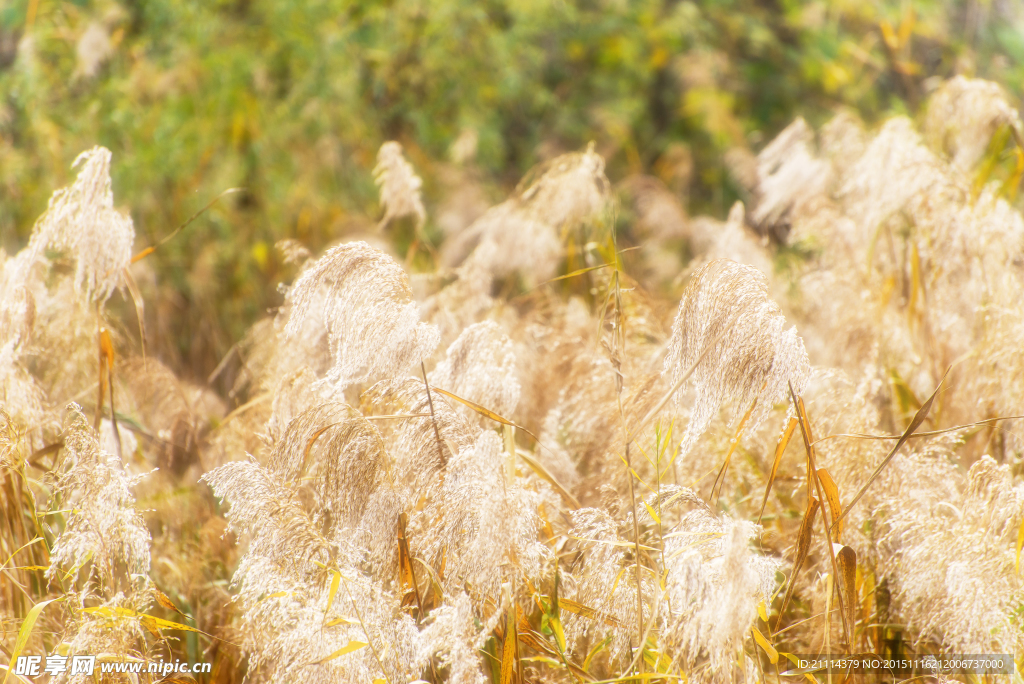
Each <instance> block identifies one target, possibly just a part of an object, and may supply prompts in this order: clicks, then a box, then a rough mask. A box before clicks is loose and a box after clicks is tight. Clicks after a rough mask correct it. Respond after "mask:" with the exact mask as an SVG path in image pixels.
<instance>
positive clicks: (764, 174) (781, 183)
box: [750, 118, 831, 240]
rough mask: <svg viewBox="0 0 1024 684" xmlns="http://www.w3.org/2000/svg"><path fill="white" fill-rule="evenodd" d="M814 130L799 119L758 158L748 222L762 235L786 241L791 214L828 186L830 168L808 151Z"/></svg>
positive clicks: (779, 135)
mask: <svg viewBox="0 0 1024 684" xmlns="http://www.w3.org/2000/svg"><path fill="white" fill-rule="evenodd" d="M813 141H814V131H812V130H811V127H810V126H808V125H807V122H806V121H804V120H803V119H802V118H797V120H796V121H794V122H793V123H791V124H790V125H789V126H787V127H786V129H785V130H783V131H782V132H781V133H779V134H778V135H777V136H776V137H775V139H774V140H773V141H772V142H771V143H769V144H768V145H767V146H766V147H765V148H764V149H763V150H762V151H761V153H760V154H758V155H757V176H758V180H757V185H756V187H755V190H756V193H757V202H756V204H755V207H754V210H753V211H752V212H751V216H750V218H751V220H752V222H753V224H754V225H755V226H757V227H758V229H759V230H760V231H761V233H762V234H769V233H770V234H772V235H774V236H776V237H778V238H781V239H783V240H784V239H785V236H786V234H787V233H788V232H789V224H790V222H791V220H792V213H793V212H798V211H800V205H801V204H803V203H804V202H806V201H808V200H809V199H810V198H813V197H815V196H817V195H819V194H820V193H821V192H823V191H824V190H825V188H826V187H828V184H829V171H830V170H831V169H830V166H829V164H828V163H827V162H824V161H822V160H820V159H818V158H817V157H816V156H815V155H814V154H813V152H812V151H811V144H812V143H813Z"/></svg>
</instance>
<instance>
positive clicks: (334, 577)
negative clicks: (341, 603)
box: [324, 570, 341, 616]
mask: <svg viewBox="0 0 1024 684" xmlns="http://www.w3.org/2000/svg"><path fill="white" fill-rule="evenodd" d="M339 586H341V573H340V572H338V571H337V570H332V571H331V589H330V591H328V592H327V609H326V610H324V615H325V616H326V615H327V614H328V613H330V612H331V604H332V603H334V595H335V594H337V593H338V587H339Z"/></svg>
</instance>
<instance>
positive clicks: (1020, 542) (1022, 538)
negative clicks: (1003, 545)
mask: <svg viewBox="0 0 1024 684" xmlns="http://www.w3.org/2000/svg"><path fill="white" fill-rule="evenodd" d="M1021 548H1024V518H1021V521H1020V528H1018V529H1017V566H1016V569H1015V570H1014V572H1020V550H1021Z"/></svg>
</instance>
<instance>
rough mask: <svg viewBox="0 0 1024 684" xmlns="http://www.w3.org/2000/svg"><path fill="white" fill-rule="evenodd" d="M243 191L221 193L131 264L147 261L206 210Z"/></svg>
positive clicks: (234, 190)
mask: <svg viewBox="0 0 1024 684" xmlns="http://www.w3.org/2000/svg"><path fill="white" fill-rule="evenodd" d="M243 190H245V188H228V189H227V190H225V191H224V192H222V193H220V194H219V195H217V196H216V197H214V198H213V199H212V200H210V201H209V202H207V203H206V204H205V205H204V206H203V208H202V209H200V210H199V211H197V212H196V213H194V214H192V216H190V217H189V219H188V220H187V221H185V222H184V223H182V224H181V225H180V226H178V227H177V228H175V229H174V230H172V231H171V232H170V233H169V234H168V235H167V236H165V237H164V238H163V239H161V240H160V241H159V242H158V243H156V244H155V245H150V246H149V247H146V248H145V249H144V250H142V251H141V252H139V253H138V254H136V255H135V256H133V257H132V261H131V263H133V264H134V263H135V262H136V261H140V260H142V259H145V258H146V257H148V256H149V255H150V254H152V253H153V252H155V251H156V248H157V247H162V246H164V245H165V244H167V243H168V242H170V241H171V240H172V239H173V238H174V236H175V235H177V234H178V233H180V232H181V231H183V230H185V228H187V227H188V226H189V224H190V223H192V222H193V221H195V220H196V219H197V218H199V217H200V216H202V215H203V213H204V212H206V210H207V209H209V208H210V207H212V206H213V205H214V204H216V203H217V202H219V201H220V200H221V199H222V198H223V197H227V196H228V195H230V194H233V193H236V192H242V191H243Z"/></svg>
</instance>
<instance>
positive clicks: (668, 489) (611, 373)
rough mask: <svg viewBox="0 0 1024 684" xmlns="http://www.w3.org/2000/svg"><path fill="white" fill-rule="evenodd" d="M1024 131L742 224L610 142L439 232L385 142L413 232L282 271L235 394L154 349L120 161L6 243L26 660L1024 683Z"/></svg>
mask: <svg viewBox="0 0 1024 684" xmlns="http://www.w3.org/2000/svg"><path fill="white" fill-rule="evenodd" d="M1022 140H1024V136H1022V130H1021V122H1020V119H1019V116H1018V115H1017V112H1016V110H1015V109H1014V108H1013V106H1012V105H1011V104H1010V101H1009V99H1008V97H1007V96H1006V94H1005V93H1004V92H1003V91H1002V90H1001V89H1000V88H999V87H998V86H996V85H994V84H992V83H988V82H982V81H976V80H970V79H965V78H956V79H954V80H952V81H949V82H947V83H946V84H944V85H942V86H941V87H939V88H938V90H937V91H936V92H935V93H934V94H933V95H932V98H931V100H930V102H929V104H928V105H927V107H926V110H925V114H924V115H923V116H922V118H921V120H920V121H912V120H911V119H909V118H905V117H897V118H893V119H890V120H888V121H886V122H883V123H881V124H880V125H879V126H877V127H874V128H870V127H868V126H866V125H865V124H863V123H862V122H860V121H859V120H857V119H856V118H855V117H854V116H852V115H851V114H848V113H844V114H840V115H838V116H836V117H835V118H834V119H832V120H831V121H830V122H828V123H826V124H825V125H824V126H822V127H821V128H820V129H819V130H817V131H816V130H814V129H813V128H812V127H811V126H810V125H809V124H808V123H807V122H805V121H804V120H802V119H798V120H797V121H796V122H794V123H793V124H791V125H790V126H789V127H788V128H786V129H785V130H784V131H782V132H781V133H780V135H779V136H778V137H777V138H776V139H775V140H773V141H771V142H769V143H768V144H766V145H765V146H764V148H763V149H762V150H761V152H760V153H759V154H758V155H753V154H752V153H750V152H749V151H744V150H739V151H737V152H736V153H735V154H733V155H731V156H730V160H729V164H730V167H731V168H732V169H733V171H734V173H735V175H736V182H737V183H738V184H740V185H742V186H743V188H744V190H743V191H744V193H745V194H744V199H745V202H742V203H737V204H736V205H734V206H733V207H732V209H731V210H730V211H729V212H728V218H727V219H726V220H725V221H718V220H715V219H712V218H708V217H698V218H691V217H688V216H687V215H686V212H685V210H684V208H683V207H682V205H681V204H680V203H679V200H678V198H676V197H674V196H673V195H672V194H671V191H670V190H668V189H667V188H666V187H665V186H664V185H663V184H661V183H660V182H659V181H656V180H655V179H652V178H647V177H642V176H641V177H632V178H629V179H627V180H626V181H624V182H622V183H620V184H618V185H614V184H613V183H612V182H611V181H610V180H609V178H608V177H607V176H606V173H605V165H604V160H603V159H602V157H601V156H600V155H599V154H598V153H597V152H596V151H595V148H594V146H590V147H588V148H587V149H585V150H583V151H581V152H573V153H568V154H564V155H561V156H557V157H555V158H553V159H551V160H550V161H548V162H546V163H545V164H543V165H542V166H540V167H538V168H537V169H535V170H534V171H532V172H531V173H530V174H528V175H527V176H526V177H525V178H524V179H523V180H522V181H521V182H520V183H519V185H518V186H517V187H516V189H515V191H514V192H513V193H512V195H511V196H510V197H509V198H507V199H505V200H504V201H501V202H499V203H498V204H496V205H495V206H493V207H491V208H490V209H487V210H485V211H481V212H480V213H479V215H478V216H477V217H476V218H475V219H474V220H470V221H465V222H463V224H462V225H461V226H459V225H455V224H452V225H450V226H448V227H447V228H446V230H445V232H444V234H443V240H442V239H441V237H439V233H438V232H437V231H436V230H435V226H434V225H433V224H432V221H431V216H430V213H429V212H428V209H431V210H432V209H433V207H432V206H431V205H430V204H429V203H428V202H426V201H425V200H424V197H423V196H422V194H421V189H422V186H423V181H422V180H421V178H420V176H419V175H417V170H416V168H415V167H414V166H413V164H412V163H410V161H409V160H408V159H406V158H405V156H404V154H403V149H402V147H401V146H400V145H398V143H394V142H389V143H387V144H385V145H384V146H383V147H382V148H381V150H380V154H379V157H378V166H377V169H376V171H375V177H376V180H377V184H378V185H379V187H380V204H381V208H380V209H381V211H380V214H381V218H379V220H374V221H369V220H368V221H367V225H371V226H372V225H374V224H376V232H372V233H368V234H365V235H346V236H345V237H343V238H342V239H339V240H338V242H337V243H336V244H334V245H333V246H331V247H329V248H328V249H327V250H326V251H324V252H323V253H322V254H320V255H318V256H317V255H314V254H312V253H311V252H310V250H309V249H307V248H306V247H305V246H303V245H302V244H301V243H300V242H298V241H295V240H288V241H282V242H281V243H279V249H280V251H281V253H282V259H283V260H285V261H286V262H287V263H289V264H290V267H291V268H292V269H293V277H291V278H290V279H289V282H286V283H283V284H281V285H280V286H279V292H280V306H278V307H277V308H275V309H273V310H271V311H270V312H269V313H270V315H269V316H268V317H267V318H266V319H265V320H263V321H261V322H259V323H257V324H256V326H254V327H253V329H252V330H251V331H250V332H249V334H248V335H246V336H245V338H243V339H241V340H238V341H237V342H236V344H235V346H233V347H232V351H231V352H230V353H229V355H228V356H227V357H226V358H225V359H224V360H223V362H222V364H221V365H220V366H219V367H218V369H217V371H215V373H214V375H213V376H211V377H210V378H206V379H205V381H204V380H196V379H188V378H179V377H176V376H175V374H174V373H172V372H171V371H170V370H169V369H168V367H166V366H165V365H163V364H162V363H161V362H160V361H159V360H158V359H156V358H152V356H151V355H148V354H147V352H146V347H145V340H146V331H145V321H146V318H145V315H144V310H145V306H144V298H143V297H142V296H141V295H140V288H139V283H138V280H139V278H137V277H136V276H137V275H140V276H141V275H142V274H144V273H145V270H144V268H145V261H144V260H145V259H159V258H162V252H161V251H160V249H159V245H155V246H154V247H153V248H152V249H150V248H146V249H138V248H137V247H136V246H135V245H134V232H133V228H132V223H131V220H130V219H129V218H128V216H127V215H126V214H124V213H122V212H121V211H119V210H118V209H116V208H115V207H114V204H113V198H112V193H111V184H110V179H109V167H110V164H111V158H110V153H109V152H107V151H105V150H103V149H102V148H96V149H94V150H91V151H89V152H87V153H85V154H84V155H83V156H82V157H81V158H80V161H79V162H78V163H79V165H80V170H79V176H78V179H77V180H76V181H74V182H73V183H72V185H71V186H69V187H68V188H67V189H65V190H60V191H58V192H57V193H55V194H54V196H53V199H52V200H51V202H50V206H49V208H48V209H47V211H46V213H45V214H44V215H43V216H42V217H41V218H40V219H39V221H38V222H37V224H36V227H35V230H34V232H33V233H32V236H31V238H30V240H29V242H28V244H27V246H26V247H25V249H24V250H22V251H21V252H19V253H18V254H15V255H12V256H8V255H6V254H0V258H2V269H3V270H2V280H0V292H2V293H3V299H2V303H0V321H2V323H3V326H2V328H0V378H2V383H3V385H2V387H3V389H2V393H0V464H2V471H0V472H2V479H0V485H2V488H3V499H2V506H3V508H4V516H3V521H2V523H0V560H5V563H4V565H3V566H2V567H0V572H2V573H3V575H4V578H5V583H4V584H3V587H2V589H0V610H2V613H3V627H4V633H5V634H6V635H8V636H5V637H3V640H2V641H0V645H2V646H3V653H4V654H5V656H6V657H7V659H8V660H11V659H13V658H15V657H16V656H17V655H19V654H23V653H33V654H41V653H52V652H83V653H84V652H88V653H91V654H96V655H103V656H104V657H107V658H120V659H135V660H139V661H143V662H151V661H154V660H158V659H164V660H167V659H171V660H173V659H179V660H182V661H189V662H212V663H213V664H214V671H213V672H212V673H211V675H210V681H218V682H234V681H247V682H252V683H254V684H255V683H258V682H268V683H269V682H299V681H302V682H324V683H327V682H337V683H339V684H341V683H348V682H356V681H359V682H378V681H384V682H392V683H396V682H412V681H427V682H435V683H437V684H440V683H441V682H452V683H456V682H458V683H464V682H465V683H469V682H472V683H474V684H475V683H483V682H498V683H500V684H509V683H510V682H513V681H515V682H567V683H568V682H597V681H609V680H614V681H626V680H630V679H632V680H637V681H639V680H641V679H644V680H652V681H675V680H678V679H685V680H687V681H696V682H708V683H719V682H754V681H767V680H771V679H774V678H776V677H779V678H781V677H787V678H788V677H792V676H793V675H792V674H789V675H787V674H786V673H785V672H783V670H784V669H786V667H787V665H786V664H787V663H788V662H789V659H790V658H791V657H792V658H795V657H796V655H797V654H817V653H860V652H872V653H883V652H884V653H894V652H899V653H905V654H921V653H935V654H954V653H1009V654H1014V656H1015V657H1016V655H1017V654H1018V653H1020V652H1022V650H1024V626H1022V622H1021V618H1020V615H1021V611H1022V606H1024V584H1022V581H1021V579H1020V574H1019V567H1018V566H1019V558H1020V549H1021V540H1022V539H1024V533H1022V532H1020V530H1022V529H1024V525H1022V519H1024V481H1022V479H1021V477H1022V476H1021V471H1020V462H1021V458H1022V454H1024V442H1022V441H1021V438H1020V436H1019V433H1018V430H1017V423H1015V422H1014V420H1016V419H1018V418H1019V417H1020V416H1021V415H1022V414H1024V404H1022V399H1021V398H1022V397H1024V362H1022V360H1021V355H1020V353H1019V352H1020V340H1022V339H1024V267H1022V264H1021V260H1020V255H1021V250H1022V249H1024V218H1022V215H1021V213H1020V210H1019V208H1018V206H1019V205H1018V203H1017V196H1016V193H1017V187H1018V185H1019V183H1020V180H1021V175H1022V169H1024V151H1022V149H1021V148H1020V147H1018V145H1019V144H1020V143H1019V141H1022ZM412 158H413V159H414V160H416V159H417V157H412ZM76 168H78V167H76ZM428 180H429V179H428ZM620 200H621V201H620ZM410 227H411V231H412V232H411V233H410ZM356 238H361V239H356ZM399 250H400V251H399ZM133 254H134V256H133ZM140 262H141V263H140ZM225 369H230V373H229V375H230V377H231V378H233V380H232V382H231V383H230V387H228V385H229V383H226V382H221V383H216V382H215V380H216V379H217V377H218V376H219V375H220V374H221V373H223V372H226V371H225ZM218 386H222V389H224V390H225V391H223V392H218V391H217V390H215V389H214V387H218ZM954 675H955V673H954ZM12 676H13V675H12ZM801 676H803V674H802V673H801ZM806 676H809V677H813V676H815V673H807V674H806ZM817 676H819V677H820V678H821V679H822V680H827V677H828V676H829V675H828V674H827V673H817ZM832 676H834V677H839V676H840V674H839V673H833V674H832ZM951 676H952V675H951ZM151 679H152V680H153V681H156V679H155V678H151ZM108 680H109V681H114V679H113V678H110V677H108ZM55 681H56V680H55ZM118 681H121V680H118ZM164 681H172V680H164ZM173 681H181V680H173ZM944 681H946V680H944Z"/></svg>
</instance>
